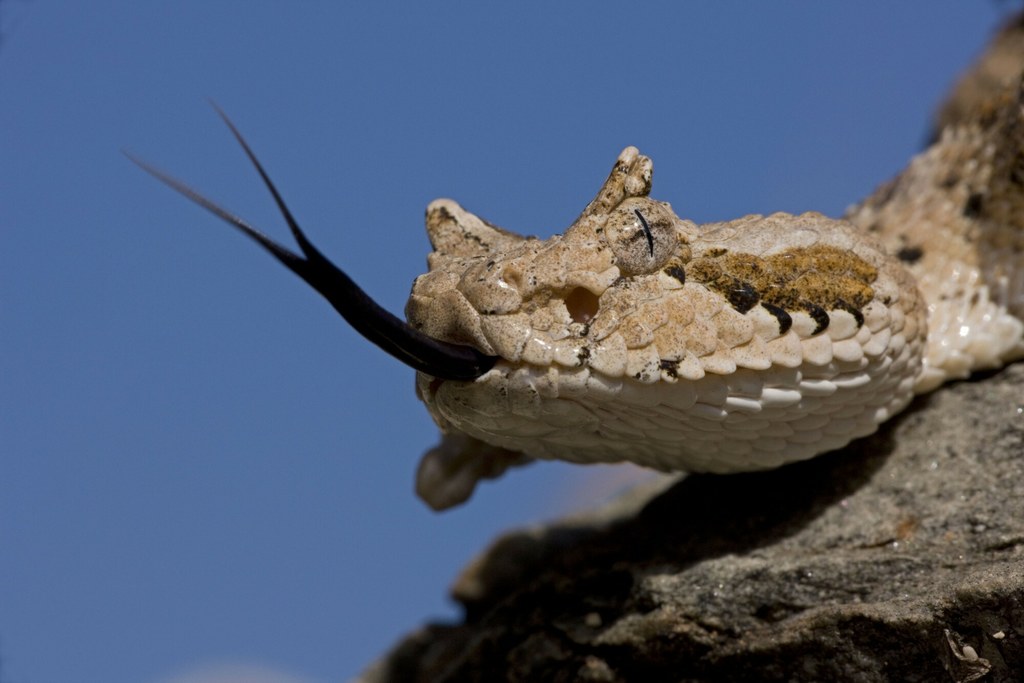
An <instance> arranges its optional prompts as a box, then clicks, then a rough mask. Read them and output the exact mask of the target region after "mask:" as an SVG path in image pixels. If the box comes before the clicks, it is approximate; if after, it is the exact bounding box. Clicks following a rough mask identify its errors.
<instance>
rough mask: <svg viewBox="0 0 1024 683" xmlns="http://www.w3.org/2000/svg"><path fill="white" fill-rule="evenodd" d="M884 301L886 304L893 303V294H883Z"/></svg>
mask: <svg viewBox="0 0 1024 683" xmlns="http://www.w3.org/2000/svg"><path fill="white" fill-rule="evenodd" d="M882 303H883V304H885V305H886V306H888V305H889V304H891V303H892V297H891V296H883V297H882Z"/></svg>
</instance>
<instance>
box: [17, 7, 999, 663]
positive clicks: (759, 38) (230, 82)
mask: <svg viewBox="0 0 1024 683" xmlns="http://www.w3.org/2000/svg"><path fill="white" fill-rule="evenodd" d="M1013 7H1014V6H1013V5H1012V4H1009V3H995V2H974V3H965V2H960V1H953V0H941V1H936V0H928V1H927V2H925V1H923V0H919V1H917V2H903V3H881V2H875V3H853V2H846V3H813V4H812V3H800V2H776V3H757V4H754V3H751V4H745V5H742V6H741V5H739V4H738V3H714V4H712V3H692V4H683V3H668V2H665V3H647V4H645V5H644V8H643V9H627V5H626V4H624V3H612V2H593V3H558V4H556V3H532V2H526V3H514V4H509V3H505V4H502V5H500V6H495V5H491V4H485V3H472V4H471V3H430V4H429V6H428V3H416V4H413V3H407V4H396V3H384V2H381V3H374V4H371V3H362V4H359V5H356V4H355V3H268V2H210V1H209V0H207V1H203V2H175V3H158V2H137V1H127V0H126V1H123V2H115V1H111V0H108V1H101V0H96V1H92V2H52V1H49V2H48V1H46V0H4V1H3V2H2V3H0V31H2V41H3V42H2V43H0V234H2V237H3V245H4V248H3V249H2V250H0V681H3V683H49V682H55V683H56V682H63V681H75V682H78V683H91V682H97V683H99V682H103V683H121V682H126V683H127V682H132V683H139V682H141V683H170V682H171V681H174V682H175V683H199V682H200V681H202V683H213V682H216V683H228V682H230V681H237V680H242V679H247V680H257V677H258V676H264V679H263V680H265V681H266V682H267V683H270V682H273V683H284V682H286V681H287V682H289V683H298V682H300V681H301V682H303V683H313V682H324V681H329V680H330V681H335V680H344V679H345V678H348V677H350V676H352V675H354V674H355V673H357V672H358V671H359V670H360V669H362V668H363V667H364V666H365V665H366V664H367V663H369V662H370V661H371V660H372V659H374V658H375V657H377V656H378V655H380V654H381V653H382V652H383V651H384V650H385V649H386V648H387V647H389V646H390V645H391V644H393V643H394V641H395V640H396V639H397V638H398V637H399V636H400V635H401V634H402V633H405V632H407V631H409V630H411V629H413V628H415V627H416V626H417V625H419V624H420V623H422V622H424V621H425V620H427V619H437V618H449V619H450V618H454V617H455V616H456V615H457V609H456V607H455V606H453V605H452V604H450V603H449V602H448V601H447V599H446V589H447V586H448V585H449V584H450V582H451V581H452V580H453V578H454V577H455V575H456V573H457V572H458V570H459V568H460V567H461V566H463V565H464V564H465V563H466V562H467V561H468V560H469V559H470V558H471V557H472V556H473V555H474V554H475V553H477V552H478V551H480V550H481V549H482V548H484V547H485V545H486V543H487V541H488V539H490V538H492V537H493V536H494V535H495V534H496V533H497V532H498V531H500V530H502V529H507V528H510V527H516V526H521V525H525V524H529V523H533V522H536V521H539V520H542V519H546V518H550V517H552V516H554V515H556V514H558V513H560V512H564V511H566V510H568V509H571V508H572V507H574V506H576V505H587V504H595V503H597V502H599V500H600V499H601V497H602V496H603V495H605V494H604V493H602V492H601V491H602V490H603V489H600V488H599V487H598V483H599V479H600V478H601V477H602V476H609V475H608V470H607V469H601V470H595V469H592V468H591V469H588V468H578V467H577V468H574V467H569V466H564V465H557V464H542V465H539V466H533V467H531V468H527V469H524V470H520V471H517V472H514V473H512V474H511V475H510V476H508V477H506V478H505V479H503V480H502V481H500V482H498V483H496V484H487V485H484V486H483V487H482V489H481V490H479V491H478V492H477V495H476V496H475V497H474V498H473V499H472V500H471V501H470V503H469V504H468V505H466V506H464V507H462V508H460V509H458V510H455V511H452V512H448V513H445V514H441V515H438V514H435V513H432V512H430V511H429V510H428V509H427V508H426V507H425V506H424V505H423V504H421V503H420V502H419V501H418V500H417V499H416V498H415V497H414V496H413V493H412V477H413V472H414V469H415V466H416V462H417V460H418V459H419V457H420V454H421V453H422V451H423V450H424V449H426V448H427V447H429V446H430V445H431V444H433V443H434V441H435V439H436V430H435V428H434V426H433V424H432V423H431V421H430V419H429V417H428V416H427V414H426V411H425V410H424V409H423V408H422V406H420V405H419V404H418V402H417V400H416V398H415V396H414V395H413V390H412V386H413V373H412V371H411V370H408V369H407V368H405V367H402V366H401V365H399V364H398V363H397V362H394V361H392V359H391V358H389V357H388V356H386V355H384V354H383V353H382V352H380V351H378V350H377V349H375V348H373V347H371V346H370V345H369V344H367V343H364V342H363V341H362V340H361V339H360V338H358V337H357V336H356V335H355V334H354V333H353V332H351V331H350V330H348V329H346V327H345V326H344V325H343V324H342V322H341V320H340V319H339V318H337V317H336V316H335V315H334V313H333V311H332V310H331V309H330V307H329V306H328V305H326V304H325V303H324V302H323V301H322V300H321V299H319V298H318V297H316V296H315V295H313V294H312V293H311V292H309V291H307V290H306V286H305V285H304V284H303V283H301V282H300V281H299V280H298V279H297V278H295V277H294V276H293V275H291V274H290V273H288V272H287V271H285V270H284V269H283V268H281V267H280V266H279V265H277V264H276V263H275V262H273V261H272V260H271V259H270V258H269V257H268V256H266V255H265V254H263V253H261V252H259V251H258V249H257V248H256V247H255V246H254V245H252V244H251V243H249V242H248V241H247V240H244V239H243V238H242V237H240V236H239V235H237V234H235V233H234V232H233V231H231V230H230V229H228V228H227V227H225V226H223V225H221V224H219V223H218V222H217V221H216V220H215V219H213V218H212V217H210V216H208V215H207V214H205V213H203V212H202V211H201V210H200V209H197V208H195V207H193V206H192V205H190V204H189V203H187V202H186V201H184V200H183V199H181V198H180V197H178V196H176V195H175V194H173V193H172V192H170V191H169V190H167V189H166V188H163V187H161V186H160V185H159V184H158V183H156V182H155V181H154V180H153V179H151V178H149V177H147V176H146V175H145V174H143V173H142V172H140V171H139V169H137V168H135V167H134V166H132V165H131V164H130V163H128V162H127V161H126V160H125V158H124V157H123V156H122V155H121V152H120V150H121V149H122V148H130V149H131V150H133V151H134V152H136V153H137V154H139V155H141V156H142V157H143V158H145V159H147V160H149V161H151V162H153V163H155V164H157V165H158V166H160V167H162V168H165V169H167V170H169V171H171V172H172V173H174V174H175V175H177V176H179V177H181V178H183V179H185V180H187V181H188V182H189V183H191V184H192V185H193V186H195V187H197V188H200V189H201V190H203V191H204V192H206V193H208V194H209V195H210V196H211V197H213V198H215V199H216V200H218V201H221V202H223V203H224V204H225V205H227V206H228V207H230V208H231V209H233V210H235V211H237V212H238V213H240V214H242V215H244V216H246V217H247V218H248V219H250V220H251V221H252V222H254V223H255V224H256V225H258V226H260V227H262V228H263V229H264V230H265V231H267V232H269V233H270V234H272V235H274V236H276V237H277V238H279V239H281V240H282V241H285V242H287V239H286V237H287V232H286V230H285V228H284V226H283V225H282V223H281V221H280V220H279V218H278V216H277V215H276V213H275V211H274V208H273V205H272V203H271V201H270V199H269V197H268V195H267V194H266V192H265V191H264V190H263V189H262V187H261V186H260V183H259V180H258V177H257V176H256V175H255V173H254V172H253V171H252V170H251V169H250V168H249V167H248V166H247V163H246V161H245V159H244V157H243V155H242V154H241V152H240V150H239V149H238V148H237V147H236V145H235V143H234V142H233V140H232V139H231V136H230V134H229V133H228V131H227V130H226V129H225V128H224V126H223V125H222V124H221V123H220V121H218V119H217V117H216V116H215V114H214V113H213V111H212V110H211V108H210V106H209V105H208V104H207V101H206V98H213V99H215V100H216V101H217V102H218V103H219V104H220V105H221V106H222V107H223V108H224V109H225V110H226V111H227V112H228V113H229V114H230V115H231V116H232V117H233V118H234V120H235V122H236V123H237V125H238V126H239V127H240V128H241V130H242V132H243V133H244V134H245V135H246V136H247V137H248V139H249V141H250V143H251V144H252V145H253V146H254V148H255V150H256V152H257V154H259V155H260V157H261V159H262V160H263V162H264V163H265V165H266V166H267V168H268V170H269V171H270V174H271V175H272V177H273V178H274V179H275V180H276V181H277V183H278V186H279V187H280V189H281V190H282V192H283V193H284V195H285V197H286V198H287V200H288V201H289V203H290V205H291V207H292V209H293V211H294V212H295V214H296V215H297V217H298V219H299V221H300V222H301V223H302V224H303V226H304V227H305V229H306V231H307V233H308V234H309V235H310V236H311V238H312V239H313V240H314V241H315V242H316V243H317V244H318V245H319V246H320V247H321V249H322V250H323V251H324V252H325V253H326V254H328V255H330V256H331V257H332V258H333V259H334V260H335V262H337V263H338V264H339V265H341V266H342V267H344V268H346V269H347V271H348V272H349V274H350V275H352V277H353V278H354V279H355V280H356V281H357V282H359V283H360V284H362V286H363V287H364V288H365V289H366V290H367V291H369V292H370V293H371V294H372V295H373V296H375V297H377V298H378V300H379V301H380V302H381V303H382V304H384V305H385V306H387V307H388V308H390V309H391V310H393V311H396V312H399V311H401V309H402V307H403V305H404V301H405V297H406V295H407V293H408V290H409V286H410V283H411V282H412V279H413V278H414V277H415V276H416V275H417V274H419V273H420V272H422V271H423V270H424V268H425V256H426V253H427V249H428V243H427V240H426V237H425V235H424V232H423V227H422V217H423V209H424V207H425V206H426V204H427V202H429V201H430V200H431V199H434V198H435V197H441V196H450V197H453V198H455V199H457V200H458V201H460V202H461V203H463V205H465V206H466V207H467V208H469V209H471V210H473V211H476V212H477V213H479V214H480V215H482V216H484V217H485V218H487V219H489V220H491V221H493V222H496V223H498V224H500V225H503V226H506V227H509V228H512V229H517V230H521V231H523V232H529V233H533V234H539V235H550V234H551V233H554V232H558V231H560V230H562V229H564V228H565V227H567V226H568V224H569V223H570V222H571V221H572V219H573V218H574V217H575V216H576V215H577V213H578V212H579V211H580V210H581V209H582V208H583V206H584V205H585V204H586V202H587V201H589V199H590V198H591V196H592V195H593V193H594V192H595V191H596V190H597V188H598V186H599V185H600V183H601V181H602V179H603V178H604V176H605V174H606V173H607V171H608V169H609V168H610V167H611V164H612V162H613V161H614V159H615V157H616V155H617V154H618V152H619V150H620V149H621V148H622V147H624V146H625V145H627V144H635V145H637V146H639V147H640V149H641V150H642V151H643V152H645V153H646V154H649V155H650V156H652V157H653V159H654V162H655V177H654V192H653V194H654V195H655V196H656V197H657V198H659V199H663V200H667V201H670V202H672V204H673V206H674V208H675V209H676V211H677V212H678V213H679V214H680V215H682V216H685V217H689V218H693V219H695V220H698V221H710V220H721V219H727V218H733V217H737V216H740V215H743V214H745V213H751V212H771V211H776V210H785V211H802V210H807V209H815V210H820V211H823V212H825V213H829V214H838V213H841V212H842V210H843V209H844V207H845V206H846V205H847V204H849V203H851V202H853V201H855V200H857V199H858V198H860V197H862V196H864V195H865V194H867V193H868V192H870V191H871V189H872V188H873V187H874V186H875V185H876V184H877V183H879V182H881V181H883V180H885V179H886V178H888V177H889V176H891V175H892V174H893V173H895V172H896V171H898V170H899V169H900V168H901V167H902V166H903V165H904V163H905V162H906V160H907V159H908V158H909V157H910V155H911V154H913V153H914V152H915V151H916V150H917V149H918V148H919V145H920V143H921V142H922V140H923V138H924V135H925V130H926V125H927V121H928V118H929V116H930V113H931V111H932V109H933V106H934V104H935V103H936V102H937V101H938V99H939V98H940V97H941V95H942V93H943V92H944V91H945V89H946V88H947V86H948V85H949V84H950V83H951V80H952V78H953V76H954V75H955V74H956V73H957V72H958V71H959V70H960V69H962V68H963V67H964V66H965V65H966V64H967V63H968V62H969V60H970V59H971V58H972V57H973V56H974V55H975V54H976V53H977V52H978V50H980V48H981V46H982V45H983V44H984V42H985V40H986V38H987V37H988V36H989V34H990V33H991V31H992V29H993V28H994V26H995V25H996V24H997V22H998V20H999V17H1000V15H1001V14H1003V13H1005V12H1006V11H1008V10H1010V9H1012V8H1013ZM239 672H243V673H239ZM245 672H247V673H245Z"/></svg>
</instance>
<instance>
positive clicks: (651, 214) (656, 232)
mask: <svg viewBox="0 0 1024 683" xmlns="http://www.w3.org/2000/svg"><path fill="white" fill-rule="evenodd" d="M605 233H606V234H607V239H608V243H609V246H611V248H612V252H613V253H614V254H615V264H616V265H617V266H618V267H619V270H620V271H621V272H622V274H623V275H641V274H644V273H653V272H655V271H656V270H658V269H659V268H661V267H662V266H663V265H664V264H665V262H666V261H668V259H669V257H670V256H672V252H673V250H674V249H675V246H676V242H677V239H676V234H675V229H674V228H673V226H672V218H671V216H669V215H668V214H667V212H666V210H665V209H664V207H662V206H661V205H660V204H657V203H655V202H652V201H651V200H646V199H636V200H629V199H627V200H626V201H624V202H622V204H620V205H619V206H618V207H616V209H615V210H614V211H612V213H611V215H610V216H609V217H608V222H607V223H606V224H605Z"/></svg>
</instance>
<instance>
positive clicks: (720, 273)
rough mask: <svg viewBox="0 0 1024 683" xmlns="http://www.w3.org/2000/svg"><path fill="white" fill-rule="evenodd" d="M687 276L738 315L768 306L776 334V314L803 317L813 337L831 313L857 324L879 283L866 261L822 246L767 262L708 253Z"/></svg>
mask: <svg viewBox="0 0 1024 683" xmlns="http://www.w3.org/2000/svg"><path fill="white" fill-rule="evenodd" d="M687 272H688V275H689V278H690V280H691V281H694V282H700V283H702V284H704V285H706V286H707V287H708V288H710V289H712V290H714V291H716V292H718V293H720V294H721V295H722V296H724V297H725V298H726V299H727V300H728V301H729V303H730V304H731V305H732V306H733V308H735V309H736V310H737V311H739V312H740V313H746V312H747V311H749V310H750V309H751V308H753V307H754V306H755V305H757V304H758V303H761V304H767V305H766V306H765V308H766V309H767V310H768V311H769V312H770V313H772V314H773V315H775V316H776V317H777V318H779V324H780V328H781V327H782V326H784V322H783V318H782V317H781V316H779V315H778V313H777V311H778V310H781V311H786V312H792V311H805V312H807V313H808V314H809V315H810V316H811V317H812V318H813V319H814V321H815V322H816V323H817V329H816V330H815V334H817V333H819V332H821V331H823V330H824V329H825V328H827V327H828V324H829V318H828V311H830V310H834V309H841V310H845V311H849V312H850V313H851V314H853V315H854V317H855V318H857V319H858V321H859V320H861V319H862V318H863V316H861V315H859V312H860V310H861V309H862V308H863V307H864V306H866V305H867V304H868V302H870V301H871V300H872V299H873V298H874V296H875V293H874V290H873V289H872V288H871V283H873V282H874V281H875V278H877V277H878V271H877V270H876V269H875V267H874V266H872V265H871V264H870V263H868V262H867V261H864V260H863V259H861V258H859V257H857V256H856V255H854V254H852V253H850V252H849V251H845V250H843V249H839V248H838V247H832V246H827V245H816V246H813V247H801V248H796V249H789V250H787V251H784V252H782V253H779V254H773V255H771V256H767V257H761V256H755V255H753V254H742V253H735V252H733V253H730V252H727V251H725V250H721V249H709V250H708V251H707V252H705V254H704V255H702V256H700V257H699V258H695V259H693V260H692V261H690V263H689V264H688V265H687ZM855 311H856V313H855ZM787 317H788V314H787ZM788 324H792V320H791V319H790V320H789V321H788ZM785 326H786V327H787V329H788V325H785Z"/></svg>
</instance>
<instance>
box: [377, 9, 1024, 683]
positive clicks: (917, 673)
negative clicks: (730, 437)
mask: <svg viewBox="0 0 1024 683" xmlns="http://www.w3.org/2000/svg"><path fill="white" fill-rule="evenodd" d="M1021 36H1024V14H1019V15H1017V16H1016V17H1015V18H1014V19H1013V20H1011V21H1010V22H1008V23H1007V25H1006V27H1005V28H1004V30H1003V31H1002V32H1001V33H1000V34H999V35H998V36H997V37H996V39H995V40H994V42H993V46H992V47H991V48H990V52H989V54H987V55H986V56H983V57H982V59H981V60H980V61H979V62H978V64H977V65H976V66H975V68H974V69H973V70H972V71H970V72H969V73H968V75H967V76H966V77H965V78H964V79H962V81H961V83H960V84H959V85H958V87H957V89H956V90H955V91H954V94H953V95H952V96H951V98H950V100H949V101H948V102H947V105H946V106H945V107H944V108H943V110H942V112H941V114H940V118H939V119H938V120H939V121H941V122H942V123H944V124H945V123H951V122H953V123H955V122H959V121H961V120H963V118H964V117H969V116H971V115H972V114H971V112H976V111H978V106H979V103H981V102H983V101H985V100H987V99H988V98H990V97H991V95H992V92H993V89H998V88H1001V87H1005V84H1006V83H1011V84H1015V83H1018V82H1020V81H1019V77H1020V70H1021V68H1022V66H1024V52H1022V51H1021V50H1020V49H1019V46H1020V45H1021V44H1022V43H1021V42H1020V41H1021ZM1010 77H1012V80H1009V81H1008V80H1006V79H1007V78H1010ZM982 109H983V107H982ZM1022 387H1024V363H1019V364H1017V365H1015V366H1012V367H1009V368H1007V369H1004V370H1002V371H1000V372H997V373H993V374H991V375H989V376H984V377H980V376H976V377H974V378H972V379H971V381H967V382H960V383H957V384H954V385H952V386H948V387H945V388H944V389H942V390H940V391H938V392H937V393H935V394H931V395H928V396H925V397H920V398H918V399H917V400H916V401H915V403H914V404H913V405H912V406H911V408H910V409H909V410H908V411H906V412H905V413H903V414H902V415H901V416H899V417H897V418H896V419H894V420H892V421H890V422H888V423H886V424H885V425H883V427H882V429H881V430H880V431H879V432H878V433H877V434H875V435H874V436H872V437H869V438H866V439H862V440H860V441H857V442H855V443H853V444H851V445H850V446H848V447H846V448H844V449H841V450H839V451H835V452H833V453H830V454H827V455H824V456H820V457H818V458H815V459H813V460H811V461H808V462H804V463H798V464H794V465H789V466H787V467H783V468H781V469H778V470H774V471H771V472H761V473H752V474H743V475H735V474H734V475H727V476H714V475H690V476H687V477H684V478H681V479H677V480H672V481H668V480H663V481H662V483H661V484H660V485H659V486H652V487H648V488H646V489H644V490H636V491H634V492H632V493H631V494H628V495H627V496H625V497H623V498H622V499H620V500H617V501H615V502H614V503H613V504H612V505H610V506H609V507H607V508H604V509H601V510H598V511H595V512H593V513H590V514H584V515H580V516H578V517H575V518H572V519H568V520H563V521H561V522H558V523H555V524H551V525H548V526H544V527H540V528H536V529H532V530H526V531H522V532H517V533H513V534H509V535H506V536H505V537H503V538H500V539H498V540H497V541H496V542H495V543H494V544H493V546H492V547H491V548H490V549H489V550H488V551H487V552H485V553H484V554H483V555H481V556H480V557H479V558H478V559H477V560H476V561H474V563H473V564H472V565H471V566H470V567H468V568H467V569H466V570H465V571H464V573H463V575H462V576H461V577H460V578H459V580H458V581H457V583H456V585H455V587H454V588H453V594H454V597H455V598H456V599H457V600H458V601H459V602H460V603H462V605H463V606H464V608H465V618H464V620H463V622H462V623H458V624H434V625H428V626H426V627H424V628H423V629H421V630H420V631H418V632H416V633H414V634H412V635H410V636H408V637H407V638H406V639H405V640H404V641H403V642H401V643H400V644H399V645H397V646H396V647H395V649H394V650H393V651H392V653H391V654H390V655H389V656H388V657H386V658H385V659H383V660H382V661H380V662H378V663H377V664H375V665H374V666H373V667H372V668H371V669H370V670H368V671H367V672H366V673H365V674H364V675H363V677H362V678H361V679H360V680H361V681H363V683H382V682H384V681H430V682H437V683H444V682H454V681H523V682H525V681H595V682H596V681H601V682H608V683H619V682H625V681H652V682H659V681H673V682H680V681H712V680H716V681H717V680H748V681H823V680H842V681H848V680H849V681H956V682H958V683H967V682H968V681H976V680H980V681H985V682H997V681H999V682H1001V681H1024V391H1022Z"/></svg>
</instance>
